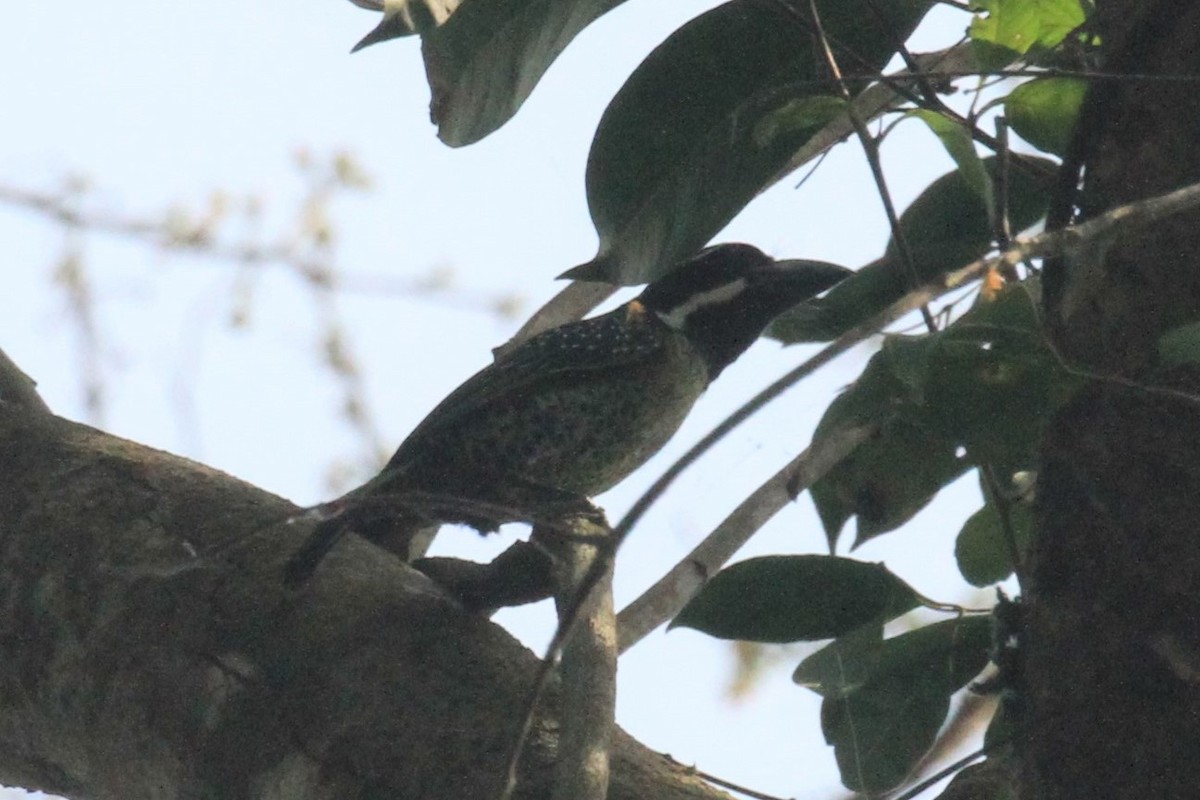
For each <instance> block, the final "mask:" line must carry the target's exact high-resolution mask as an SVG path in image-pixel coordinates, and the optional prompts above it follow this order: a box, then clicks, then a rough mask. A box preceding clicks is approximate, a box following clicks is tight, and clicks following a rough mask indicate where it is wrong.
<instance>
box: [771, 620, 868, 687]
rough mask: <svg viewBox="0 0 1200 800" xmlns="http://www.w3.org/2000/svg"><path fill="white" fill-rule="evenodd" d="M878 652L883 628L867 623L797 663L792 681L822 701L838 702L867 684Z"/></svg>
mask: <svg viewBox="0 0 1200 800" xmlns="http://www.w3.org/2000/svg"><path fill="white" fill-rule="evenodd" d="M882 650H883V624H882V623H881V622H868V623H867V624H866V625H862V626H860V627H858V628H855V629H854V630H852V631H850V632H849V633H845V634H842V635H841V636H839V637H838V638H836V639H834V640H833V641H832V642H830V643H829V644H827V645H825V646H824V647H822V648H821V649H820V650H818V651H817V652H815V653H813V654H812V655H811V656H809V657H808V658H806V659H804V660H803V661H801V662H800V666H798V667H796V670H795V672H793V673H792V680H793V681H795V682H796V683H798V684H800V685H801V686H803V687H804V688H806V689H811V690H812V691H814V692H816V693H817V694H819V695H822V696H823V697H831V698H834V699H838V698H842V697H845V696H846V695H848V694H850V693H851V692H853V691H855V690H856V689H858V688H859V687H860V686H862V685H863V684H864V683H866V682H867V679H868V678H869V677H871V673H873V672H874V671H875V666H876V665H877V664H878V663H879V655H880V653H881V652H882Z"/></svg>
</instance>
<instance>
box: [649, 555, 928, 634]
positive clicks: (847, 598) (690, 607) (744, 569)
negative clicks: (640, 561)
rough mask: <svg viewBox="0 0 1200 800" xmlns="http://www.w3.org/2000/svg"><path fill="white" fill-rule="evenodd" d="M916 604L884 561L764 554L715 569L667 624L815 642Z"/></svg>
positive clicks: (902, 583)
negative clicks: (867, 561)
mask: <svg viewBox="0 0 1200 800" xmlns="http://www.w3.org/2000/svg"><path fill="white" fill-rule="evenodd" d="M916 605H917V595H916V593H915V592H914V591H913V590H912V588H911V587H909V585H908V584H906V583H905V582H904V581H902V580H900V579H899V578H898V577H896V576H895V575H894V574H892V573H891V572H889V571H888V569H887V568H886V567H884V566H883V565H881V564H868V563H865V562H862V561H854V560H853V559H849V558H837V557H835V556H816V555H806V556H767V557H763V558H752V559H749V560H747V561H742V562H739V563H737V564H734V565H732V566H730V567H728V568H726V569H723V570H721V571H720V572H719V573H717V574H716V575H715V576H714V577H713V578H712V580H710V581H709V582H708V585H707V586H705V587H704V590H703V591H702V592H700V594H699V595H697V596H696V597H695V598H693V599H692V601H691V602H690V603H688V604H687V606H685V607H684V609H683V611H681V612H680V613H679V616H678V617H676V618H675V620H674V621H673V622H672V623H671V627H672V628H674V627H679V626H682V627H686V628H695V629H696V630H699V631H703V632H704V633H707V634H709V635H710V636H715V637H717V638H719V639H740V640H743V641H753V642H775V643H783V642H797V641H817V640H820V639H830V638H833V637H835V636H840V635H842V634H843V633H847V632H849V631H851V630H853V629H854V628H857V627H859V626H860V625H863V624H865V623H867V622H871V621H886V620H889V619H893V618H895V617H897V616H899V615H900V614H903V613H905V612H907V611H910V610H911V609H913V608H915V607H916Z"/></svg>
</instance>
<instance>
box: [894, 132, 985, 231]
mask: <svg viewBox="0 0 1200 800" xmlns="http://www.w3.org/2000/svg"><path fill="white" fill-rule="evenodd" d="M908 113H909V115H910V116H913V117H916V118H917V119H919V120H921V121H922V122H924V123H925V124H926V125H927V126H928V127H929V130H931V131H933V133H934V135H935V136H937V137H938V139H939V140H940V141H941V143H942V147H944V148H946V152H947V153H949V154H950V157H951V158H952V159H954V163H955V164H957V165H958V171H959V173H961V174H962V178H963V181H964V182H965V183H966V184H967V186H968V187H970V189H971V190H972V191H974V192H975V195H976V196H977V197H978V198H979V199H980V201H982V203H983V205H984V208H985V209H986V210H987V216H988V222H989V229H990V230H994V229H995V224H994V222H992V220H993V219H994V217H995V214H994V211H993V209H994V207H995V199H996V198H995V190H994V189H993V188H992V178H991V176H990V175H989V174H988V171H987V168H986V167H985V166H984V165H983V159H981V158H980V157H979V153H977V152H975V140H974V139H973V138H971V132H970V131H969V130H967V129H966V128H965V127H964V126H963V125H962V124H961V123H959V122H956V121H954V120H952V119H950V118H949V117H948V116H946V115H945V114H941V113H939V112H937V111H930V110H929V109H925V108H918V109H916V110H914V111H910V112H908ZM901 230H903V226H901Z"/></svg>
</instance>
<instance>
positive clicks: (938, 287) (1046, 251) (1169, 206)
mask: <svg viewBox="0 0 1200 800" xmlns="http://www.w3.org/2000/svg"><path fill="white" fill-rule="evenodd" d="M1198 207H1200V183H1196V184H1192V185H1190V186H1187V187H1184V188H1182V189H1177V190H1176V191H1173V192H1170V193H1168V194H1165V195H1161V196H1159V197H1153V198H1148V199H1146V200H1139V201H1137V202H1135V203H1131V204H1129V205H1126V206H1120V207H1118V208H1114V209H1111V210H1110V211H1108V212H1106V213H1104V214H1102V215H1100V216H1098V217H1095V218H1093V219H1091V220H1088V221H1087V222H1085V223H1083V224H1081V225H1078V226H1076V227H1073V228H1062V229H1060V230H1057V231H1047V232H1043V233H1039V234H1036V235H1032V236H1024V237H1018V238H1016V239H1014V240H1013V244H1012V246H1011V247H1009V248H1008V249H1007V250H1005V251H1004V252H1003V253H1000V254H999V255H995V256H987V257H984V258H980V259H977V260H975V261H973V262H971V263H970V264H967V265H966V266H965V267H961V268H959V269H957V270H954V271H952V272H948V273H946V274H944V275H941V276H939V277H938V278H935V279H934V280H932V281H929V282H928V283H926V284H925V285H924V286H922V287H920V288H919V289H916V290H915V291H912V292H909V293H908V294H907V295H905V296H904V297H902V298H900V299H899V300H897V301H896V302H894V303H892V305H890V306H889V307H887V308H886V309H884V310H883V311H880V312H879V313H878V314H876V315H874V316H873V317H871V318H870V319H867V320H864V321H863V322H861V323H859V324H858V325H856V326H855V327H853V328H851V329H850V330H848V331H846V332H845V333H844V334H842V335H841V336H839V337H838V338H837V339H836V340H834V341H833V342H831V343H830V344H828V345H826V346H825V348H824V349H822V350H821V351H820V352H819V353H817V354H816V355H815V356H813V357H812V358H810V359H809V360H808V361H806V362H804V363H803V364H801V365H800V366H798V367H796V368H795V369H793V370H792V371H791V372H789V373H787V374H786V375H784V376H783V377H782V378H780V379H779V380H777V381H775V383H773V384H771V385H770V386H768V387H767V388H766V389H764V390H762V391H761V392H759V393H758V394H757V395H755V396H754V397H753V398H752V399H751V400H750V401H749V402H747V403H746V404H745V405H743V406H742V407H741V408H739V409H738V410H737V411H735V412H734V413H733V414H731V415H729V416H728V417H727V418H726V419H725V420H724V421H723V422H722V423H721V424H720V425H718V426H717V427H716V428H714V429H713V430H712V431H710V432H709V433H708V434H707V435H706V436H705V437H704V438H703V439H701V440H700V441H699V442H697V443H696V444H695V445H693V446H692V448H691V449H690V450H688V451H687V452H686V453H684V454H683V455H682V456H681V457H680V458H679V459H678V460H677V461H676V462H675V463H674V464H672V465H671V466H670V467H668V468H667V470H666V472H664V473H663V474H662V475H661V476H660V477H659V478H658V480H656V481H655V482H654V483H653V484H651V486H650V488H649V489H647V490H646V491H645V492H644V493H643V494H642V496H641V497H639V498H638V499H637V501H636V502H635V503H634V504H633V506H632V507H631V508H630V509H629V511H628V512H626V514H625V516H624V517H623V518H622V519H621V521H620V522H618V523H617V526H616V528H615V531H614V534H615V539H616V546H617V547H620V545H621V543H622V542H623V541H624V539H625V537H626V536H627V535H628V534H629V531H630V529H632V528H633V526H634V525H636V524H637V522H638V521H639V520H640V519H641V518H642V516H643V515H644V514H645V513H646V511H648V510H649V509H650V507H651V506H652V505H654V503H655V502H657V501H658V499H659V498H660V497H662V495H663V494H665V493H666V490H667V489H668V488H669V487H670V485H671V484H672V483H674V482H675V479H676V478H678V477H679V475H680V474H682V473H683V471H684V470H686V469H687V468H688V467H690V466H691V465H692V464H694V463H695V462H696V461H697V460H699V458H700V457H701V456H702V455H704V454H705V453H706V452H708V450H710V449H711V448H712V447H713V446H714V445H715V444H716V443H717V442H719V441H720V440H721V439H723V438H725V436H726V435H727V434H729V433H730V432H731V431H733V430H734V429H735V428H737V427H738V426H739V425H741V423H743V422H745V421H746V420H747V419H749V418H750V417H751V416H753V415H754V413H755V412H757V411H758V410H759V409H760V408H762V407H763V406H765V405H766V404H767V403H769V402H771V401H772V400H774V399H775V398H776V397H778V396H779V395H781V394H783V392H784V391H786V390H787V389H788V388H790V387H791V386H792V385H793V384H795V383H796V382H797V381H799V380H800V379H801V378H804V377H806V376H807V375H809V374H811V373H812V372H813V371H815V370H816V369H817V368H818V367H821V366H824V365H825V364H827V363H829V362H830V361H832V360H833V359H834V358H836V357H837V356H839V355H841V354H842V353H844V352H846V351H847V350H849V349H850V348H852V347H854V346H855V345H858V344H860V343H862V342H863V341H866V339H868V338H869V337H870V336H873V335H875V334H877V333H879V332H881V331H882V330H884V329H885V328H887V327H888V326H889V325H891V324H892V323H893V322H895V321H896V320H898V319H900V318H901V317H903V316H905V315H906V314H908V313H909V312H911V311H914V310H915V309H917V308H920V307H921V306H922V305H924V304H926V303H929V302H932V301H933V300H936V299H937V298H938V297H940V296H942V295H944V294H946V293H947V292H950V291H953V290H954V289H957V288H959V287H960V286H963V285H965V284H967V283H969V282H971V281H974V280H976V279H978V278H979V277H981V276H982V275H983V274H984V273H985V272H987V270H989V269H1003V268H1006V267H1007V268H1012V267H1015V266H1016V265H1018V264H1020V263H1021V262H1022V261H1025V260H1026V259H1030V258H1044V257H1049V256H1054V255H1058V254H1061V253H1065V252H1068V251H1071V250H1075V249H1078V248H1082V247H1086V246H1088V245H1089V243H1098V242H1099V241H1100V240H1102V239H1107V238H1111V237H1113V236H1115V235H1116V234H1117V233H1118V232H1124V231H1131V230H1136V229H1138V228H1142V227H1145V226H1147V225H1149V224H1151V223H1153V222H1157V221H1159V220H1162V219H1165V218H1167V217H1169V216H1171V215H1174V214H1179V213H1182V212H1184V211H1188V210H1191V209H1194V208H1198ZM851 280H853V279H851Z"/></svg>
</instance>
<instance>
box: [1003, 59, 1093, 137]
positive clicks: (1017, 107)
mask: <svg viewBox="0 0 1200 800" xmlns="http://www.w3.org/2000/svg"><path fill="white" fill-rule="evenodd" d="M1086 91H1087V82H1086V81H1083V80H1081V79H1078V78H1038V79H1037V80H1033V81H1029V82H1028V83H1023V84H1021V85H1020V86H1018V87H1017V88H1016V89H1013V90H1012V92H1010V93H1009V95H1008V97H1007V98H1005V100H1004V113H1005V116H1006V117H1007V118H1008V122H1009V124H1010V125H1012V129H1013V130H1014V131H1016V132H1017V134H1018V135H1019V136H1020V137H1021V138H1022V139H1024V140H1025V141H1027V142H1029V143H1030V144H1031V145H1033V146H1034V147H1036V148H1038V149H1039V150H1044V151H1046V152H1047V153H1054V154H1055V155H1057V156H1065V155H1066V153H1067V148H1068V147H1069V146H1070V145H1071V136H1072V135H1073V134H1074V132H1075V119H1076V118H1077V117H1078V116H1079V107H1080V105H1082V104H1083V95H1084V93H1085V92H1086Z"/></svg>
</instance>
